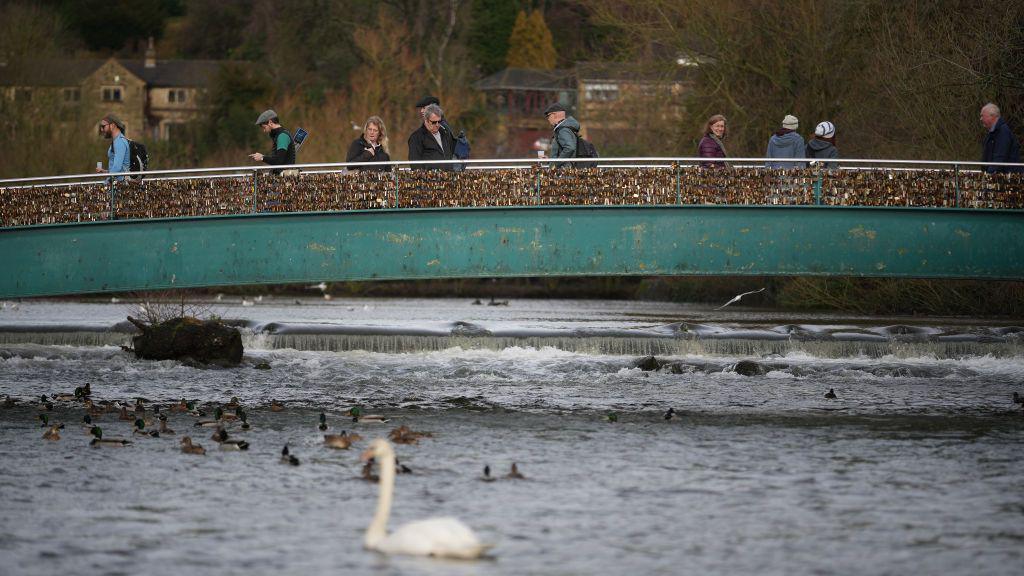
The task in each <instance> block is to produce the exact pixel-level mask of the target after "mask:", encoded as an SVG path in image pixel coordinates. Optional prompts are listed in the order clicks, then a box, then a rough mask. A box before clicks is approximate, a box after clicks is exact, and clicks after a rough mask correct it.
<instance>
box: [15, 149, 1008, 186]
mask: <svg viewBox="0 0 1024 576" xmlns="http://www.w3.org/2000/svg"><path fill="white" fill-rule="evenodd" d="M780 161H781V162H815V161H816V160H815V159H813V158H805V159H800V158H793V159H780V158H759V157H745V158H699V157H692V156H686V157H676V156H657V157H639V156H633V157H621V158H487V159H478V160H392V161H388V162H374V163H372V165H373V166H395V167H401V166H410V167H416V166H423V165H429V166H440V165H465V166H466V167H467V168H470V167H473V169H484V168H483V165H488V166H487V169H501V168H510V167H518V168H530V167H543V166H544V165H545V164H573V163H586V164H597V165H598V167H599V168H611V167H638V168H649V167H657V168H662V167H664V168H668V167H671V165H672V164H685V165H697V164H706V163H709V162H712V163H713V162H730V163H750V165H749V167H759V166H760V167H763V164H764V163H766V162H780ZM828 161H830V162H841V163H842V164H843V165H844V166H841V167H840V169H843V168H859V167H860V166H857V165H867V166H870V165H881V166H886V165H908V164H909V165H912V166H922V167H926V166H948V167H950V168H951V169H952V168H959V167H963V166H979V167H981V166H1000V167H1016V168H1021V169H1024V163H1014V162H978V161H961V160H896V159H880V158H879V159H872V158H841V159H835V160H831V159H830V160H828ZM611 163H615V164H611ZM641 163H642V164H641ZM850 164H853V165H855V166H846V165H850ZM366 166H367V163H365V162H317V163H309V164H288V165H276V166H270V165H266V166H222V167H214V168H177V169H169V170H147V171H145V172H111V173H106V172H104V173H102V174H97V173H95V172H94V173H88V174H66V175H58V176H33V177H26V178H5V179H0V188H10V187H17V186H9V184H20V183H28V182H53V181H61V180H73V179H79V180H84V181H85V183H97V182H99V183H102V182H105V181H106V180H107V179H109V178H116V177H119V176H132V177H139V176H146V177H151V176H160V175H172V174H177V175H181V174H214V173H220V172H239V171H241V172H244V174H240V175H236V174H232V175H227V176H229V177H235V176H247V175H249V174H251V173H258V172H264V171H267V170H292V169H298V170H306V169H315V168H331V169H334V170H327V171H326V172H332V171H333V172H340V171H343V170H347V169H348V168H353V167H355V168H360V167H362V168H365V167H366ZM477 166H480V168H476V167H477ZM97 178H100V180H98V181H97V180H96V179H97Z"/></svg>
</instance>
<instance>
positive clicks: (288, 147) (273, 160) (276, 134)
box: [249, 110, 295, 174]
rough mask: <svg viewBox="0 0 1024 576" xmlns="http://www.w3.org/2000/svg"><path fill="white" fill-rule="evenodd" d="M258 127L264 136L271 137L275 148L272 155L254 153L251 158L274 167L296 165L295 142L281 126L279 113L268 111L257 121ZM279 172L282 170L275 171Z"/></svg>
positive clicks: (250, 155)
mask: <svg viewBox="0 0 1024 576" xmlns="http://www.w3.org/2000/svg"><path fill="white" fill-rule="evenodd" d="M256 125H257V126H259V127H260V128H262V129H263V133H264V134H267V135H268V136H270V141H271V142H273V148H272V149H271V150H272V151H271V153H270V154H262V153H260V152H253V153H252V154H249V158H252V159H253V160H255V161H257V162H265V163H267V164H270V165H274V166H281V165H287V164H295V142H294V141H293V140H292V135H291V133H289V132H288V131H287V130H285V129H284V127H283V126H281V121H280V120H279V119H278V118H277V112H274V111H273V110H267V111H266V112H264V113H263V114H260V117H259V118H257V119H256ZM279 172H280V170H275V171H274V173H275V174H277V173H279Z"/></svg>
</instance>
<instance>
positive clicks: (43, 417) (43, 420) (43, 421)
mask: <svg viewBox="0 0 1024 576" xmlns="http://www.w3.org/2000/svg"><path fill="white" fill-rule="evenodd" d="M36 420H39V421H40V422H41V424H40V425H39V427H40V428H46V427H47V426H49V425H50V417H49V416H47V415H46V414H38V415H36Z"/></svg>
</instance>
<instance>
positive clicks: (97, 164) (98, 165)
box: [96, 162, 103, 170]
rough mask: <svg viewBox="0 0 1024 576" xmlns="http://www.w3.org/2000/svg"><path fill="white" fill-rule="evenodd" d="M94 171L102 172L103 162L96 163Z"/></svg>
mask: <svg viewBox="0 0 1024 576" xmlns="http://www.w3.org/2000/svg"><path fill="white" fill-rule="evenodd" d="M96 169H97V170H103V162H97V163H96Z"/></svg>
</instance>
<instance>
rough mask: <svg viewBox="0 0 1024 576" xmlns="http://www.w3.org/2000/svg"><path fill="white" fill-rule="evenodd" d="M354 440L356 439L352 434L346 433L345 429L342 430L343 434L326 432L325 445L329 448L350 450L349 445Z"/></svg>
mask: <svg viewBox="0 0 1024 576" xmlns="http://www.w3.org/2000/svg"><path fill="white" fill-rule="evenodd" d="M353 436H354V435H353ZM353 442H355V440H353V439H352V436H349V435H348V434H345V431H344V430H342V431H341V434H324V446H327V447H328V448H335V449H337V450H348V448H349V446H351V445H352V443H353Z"/></svg>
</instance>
